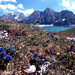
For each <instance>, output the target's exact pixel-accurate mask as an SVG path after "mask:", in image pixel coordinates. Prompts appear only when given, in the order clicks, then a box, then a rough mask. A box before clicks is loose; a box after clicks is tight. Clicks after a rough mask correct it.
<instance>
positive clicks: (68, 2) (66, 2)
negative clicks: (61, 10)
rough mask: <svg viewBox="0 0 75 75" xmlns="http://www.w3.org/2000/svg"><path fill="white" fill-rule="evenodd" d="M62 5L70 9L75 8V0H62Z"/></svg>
mask: <svg viewBox="0 0 75 75" xmlns="http://www.w3.org/2000/svg"><path fill="white" fill-rule="evenodd" d="M62 6H64V7H66V8H67V9H69V10H75V1H74V0H62Z"/></svg>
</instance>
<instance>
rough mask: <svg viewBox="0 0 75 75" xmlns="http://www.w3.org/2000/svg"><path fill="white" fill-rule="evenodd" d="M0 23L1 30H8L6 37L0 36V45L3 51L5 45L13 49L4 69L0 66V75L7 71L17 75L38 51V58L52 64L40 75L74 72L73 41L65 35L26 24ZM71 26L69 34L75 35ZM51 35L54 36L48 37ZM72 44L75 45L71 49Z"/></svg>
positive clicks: (61, 74)
mask: <svg viewBox="0 0 75 75" xmlns="http://www.w3.org/2000/svg"><path fill="white" fill-rule="evenodd" d="M0 25H1V27H0V28H1V29H0V30H7V31H8V38H9V39H6V38H4V39H0V48H2V47H3V48H4V52H6V48H9V49H13V50H15V51H16V54H15V55H13V59H12V60H11V61H10V62H9V64H8V65H7V67H6V69H5V71H2V70H1V69H0V71H1V75H4V74H6V75H8V74H7V72H9V71H10V73H9V74H14V71H15V75H19V74H20V73H21V71H22V70H24V69H25V68H26V67H27V66H29V65H30V63H29V62H30V60H31V59H32V55H34V54H37V55H38V57H39V58H40V59H44V60H45V62H47V61H48V62H50V63H51V65H49V66H48V68H47V71H44V72H43V75H45V74H51V75H57V74H58V75H66V74H67V73H68V72H69V73H70V74H74V70H75V67H74V65H75V60H74V59H75V54H74V53H73V52H75V41H70V42H68V40H67V39H66V38H64V37H62V36H60V35H61V34H60V35H58V36H55V35H54V34H53V33H51V32H50V33H49V35H47V34H48V32H47V31H44V30H42V29H41V28H39V27H35V26H30V25H26V24H25V25H23V24H19V23H14V22H8V21H2V20H0ZM74 29H75V28H72V30H70V33H71V32H73V34H75V33H74ZM65 32H66V33H68V32H67V31H65ZM59 33H60V32H59ZM59 33H58V34H59ZM51 34H52V35H53V37H51V36H50V35H51ZM62 34H63V33H62ZM48 39H50V43H49V42H47V40H48ZM71 45H73V46H74V47H72V48H71ZM53 57H54V58H53ZM37 62H38V59H37ZM6 71H7V72H6ZM11 71H12V73H11Z"/></svg>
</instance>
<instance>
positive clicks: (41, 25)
mask: <svg viewBox="0 0 75 75" xmlns="http://www.w3.org/2000/svg"><path fill="white" fill-rule="evenodd" d="M32 26H38V27H45V26H53V24H50V25H43V24H39V25H32ZM65 27H66V26H65ZM68 27H75V25H70V26H68Z"/></svg>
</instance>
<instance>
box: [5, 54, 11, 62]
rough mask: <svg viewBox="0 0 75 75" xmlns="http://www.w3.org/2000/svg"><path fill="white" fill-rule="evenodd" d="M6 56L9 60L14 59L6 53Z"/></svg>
mask: <svg viewBox="0 0 75 75" xmlns="http://www.w3.org/2000/svg"><path fill="white" fill-rule="evenodd" d="M4 58H5V59H6V60H8V61H10V60H12V56H10V55H6V56H5V57H4Z"/></svg>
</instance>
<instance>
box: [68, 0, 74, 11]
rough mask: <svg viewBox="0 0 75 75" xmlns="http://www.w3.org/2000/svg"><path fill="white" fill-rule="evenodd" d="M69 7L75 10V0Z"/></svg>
mask: <svg viewBox="0 0 75 75" xmlns="http://www.w3.org/2000/svg"><path fill="white" fill-rule="evenodd" d="M68 9H72V10H75V1H73V2H72V3H71V6H70V7H69V8H68Z"/></svg>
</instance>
